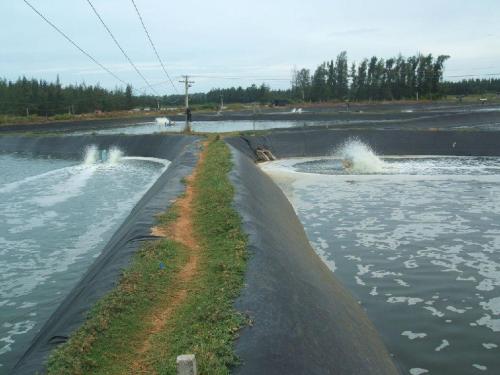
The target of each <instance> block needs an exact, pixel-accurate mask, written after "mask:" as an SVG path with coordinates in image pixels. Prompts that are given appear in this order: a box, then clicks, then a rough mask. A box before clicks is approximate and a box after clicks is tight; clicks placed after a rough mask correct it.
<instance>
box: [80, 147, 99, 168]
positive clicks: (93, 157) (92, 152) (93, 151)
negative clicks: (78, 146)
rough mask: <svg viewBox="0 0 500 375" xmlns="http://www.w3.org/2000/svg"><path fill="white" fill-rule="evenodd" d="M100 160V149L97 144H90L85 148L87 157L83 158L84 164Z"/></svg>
mask: <svg viewBox="0 0 500 375" xmlns="http://www.w3.org/2000/svg"><path fill="white" fill-rule="evenodd" d="M97 160H99V150H98V149H97V146H95V145H92V146H88V147H87V148H86V149H85V157H84V158H83V164H84V165H92V164H95V163H96V162H97Z"/></svg>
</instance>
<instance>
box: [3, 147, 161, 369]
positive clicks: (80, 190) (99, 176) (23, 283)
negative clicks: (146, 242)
mask: <svg viewBox="0 0 500 375" xmlns="http://www.w3.org/2000/svg"><path fill="white" fill-rule="evenodd" d="M101 151H102V152H101ZM101 156H104V157H105V159H106V160H105V161H101V160H100V158H101ZM167 166H168V161H166V160H154V159H141V158H126V157H123V156H122V155H121V153H120V151H119V150H97V149H96V148H93V149H90V150H88V152H87V155H86V157H85V160H84V161H83V162H82V161H75V160H58V159H48V158H32V157H28V156H23V155H0V373H5V372H6V373H8V369H9V368H10V367H12V366H13V364H14V363H15V361H16V360H17V358H19V356H20V355H21V354H22V352H23V351H24V350H25V349H26V348H27V346H28V344H29V342H30V341H31V339H32V338H33V337H34V336H35V334H36V332H38V330H39V329H40V328H41V326H42V325H43V323H44V322H45V321H46V320H47V319H48V317H49V316H50V314H51V313H52V312H53V311H54V310H55V309H56V308H57V306H58V304H59V303H60V302H61V301H62V300H63V298H64V297H65V296H66V295H67V294H68V292H69V291H70V290H71V289H72V287H73V286H74V285H75V284H76V283H77V282H78V280H79V279H80V278H81V276H82V275H83V273H84V272H85V271H86V270H87V268H88V267H89V266H90V264H92V262H93V261H94V259H95V258H96V257H97V256H98V255H99V254H100V252H101V250H102V249H103V247H104V246H105V244H106V242H107V241H108V240H109V239H110V238H111V236H112V235H113V233H114V232H115V231H116V229H117V228H118V227H119V225H120V224H121V223H122V222H123V220H124V219H125V218H126V217H127V215H128V213H129V212H130V211H131V209H132V208H133V207H134V205H135V204H136V203H137V202H138V201H139V199H140V198H141V197H142V196H143V195H144V193H145V192H146V191H147V190H148V188H149V187H150V186H151V185H152V184H153V183H154V181H155V180H156V179H157V178H158V177H159V176H160V174H161V173H162V171H164V170H165V169H166V167H167Z"/></svg>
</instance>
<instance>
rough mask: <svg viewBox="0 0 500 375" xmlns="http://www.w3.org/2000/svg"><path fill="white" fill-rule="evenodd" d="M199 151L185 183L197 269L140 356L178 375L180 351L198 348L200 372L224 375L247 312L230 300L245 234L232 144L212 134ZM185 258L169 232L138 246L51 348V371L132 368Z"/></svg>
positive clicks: (171, 216)
mask: <svg viewBox="0 0 500 375" xmlns="http://www.w3.org/2000/svg"><path fill="white" fill-rule="evenodd" d="M204 152H205V162H204V163H202V164H200V166H199V168H198V170H197V174H196V178H195V179H194V180H193V181H190V182H189V183H190V184H193V188H194V191H195V194H194V199H193V217H192V225H193V230H194V233H195V236H196V239H197V241H198V243H199V245H200V247H201V250H200V251H199V254H200V255H199V256H200V259H199V263H198V267H197V272H196V274H195V276H194V277H193V279H192V280H191V281H189V285H184V286H183V287H184V288H186V290H187V296H186V298H185V299H184V300H183V302H182V303H181V304H180V305H179V306H177V307H176V308H175V310H174V313H173V314H172V316H171V317H170V320H169V321H168V324H166V325H165V327H164V328H163V329H162V330H160V331H159V332H157V333H155V335H153V337H151V338H150V343H151V345H150V349H149V350H148V351H146V352H145V353H144V354H141V355H140V356H141V358H140V360H141V361H143V362H144V363H146V364H147V365H148V367H150V368H152V369H154V370H155V371H156V373H158V374H175V373H176V369H175V363H176V362H175V361H176V357H177V355H179V354H186V353H194V354H196V357H197V361H198V367H199V371H200V372H201V373H203V374H227V373H229V372H230V369H231V368H232V367H233V366H235V365H236V364H237V363H238V358H237V357H236V355H235V353H234V350H233V343H234V340H235V338H236V337H237V335H238V331H239V329H240V328H241V327H242V326H243V325H245V324H246V319H245V317H244V316H242V315H241V314H239V313H238V312H237V311H235V310H234V308H233V302H234V300H235V298H236V297H237V296H238V295H239V293H240V290H241V288H242V285H243V279H244V272H245V263H246V251H245V249H246V237H245V235H244V234H243V233H242V231H241V223H240V218H239V216H238V214H237V212H236V211H235V210H234V209H233V207H232V201H233V196H234V190H233V186H232V185H231V183H230V182H229V179H228V176H227V175H228V173H229V171H230V170H231V166H232V164H231V160H230V153H229V150H228V148H227V146H226V145H225V144H224V143H223V142H222V141H220V140H218V139H217V138H215V137H213V138H211V140H210V142H208V145H207V146H206V149H205V151H204ZM180 214H181V212H179V210H178V208H176V206H175V205H174V206H173V208H172V209H170V210H169V211H168V212H167V213H165V214H163V215H161V216H160V217H159V221H160V223H161V225H169V223H172V222H175V221H176V220H178V219H179V215H180ZM188 257H189V249H188V248H186V247H184V246H183V245H181V244H179V243H176V242H174V241H171V240H168V239H164V240H161V241H157V242H154V243H151V244H148V245H147V246H146V247H145V248H143V249H142V250H141V251H139V252H138V253H137V254H136V256H135V257H134V259H133V262H132V264H131V266H130V267H129V269H128V270H127V271H126V272H125V274H124V276H123V277H122V279H121V280H120V283H119V285H118V287H117V288H116V289H115V290H113V291H112V292H111V293H110V294H108V295H107V296H106V297H104V298H103V299H102V300H101V301H100V302H98V303H97V304H96V306H94V308H93V309H92V310H91V312H90V314H89V318H88V319H87V321H86V322H85V323H84V324H83V326H82V327H81V328H80V329H79V330H77V331H76V332H75V333H74V334H73V335H72V337H71V338H70V340H69V341H68V342H67V343H66V344H64V345H62V346H61V347H59V348H58V349H57V350H56V351H54V352H53V354H52V355H51V357H50V359H49V362H48V373H49V374H132V373H133V372H132V370H131V366H130V365H131V363H133V362H134V360H136V359H137V356H138V354H137V348H138V347H139V346H140V345H141V343H142V342H144V335H145V332H148V331H149V329H150V328H151V324H152V323H151V319H150V318H151V315H152V313H153V312H154V311H155V310H156V309H157V308H158V307H159V306H162V304H165V301H166V300H167V301H168V298H170V297H171V296H172V295H173V294H174V293H175V290H176V288H179V286H178V285H177V284H178V283H177V284H176V278H177V276H178V274H179V271H180V270H181V269H182V267H183V266H184V265H185V264H186V263H187V260H188ZM160 262H161V263H163V264H164V265H165V267H164V268H163V269H161V268H162V267H160Z"/></svg>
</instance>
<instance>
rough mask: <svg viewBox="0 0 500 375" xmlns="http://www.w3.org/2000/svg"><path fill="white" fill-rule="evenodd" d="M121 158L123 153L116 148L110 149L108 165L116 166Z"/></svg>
mask: <svg viewBox="0 0 500 375" xmlns="http://www.w3.org/2000/svg"><path fill="white" fill-rule="evenodd" d="M122 158H123V152H122V151H121V150H120V149H119V148H117V147H112V148H111V149H110V150H109V153H108V161H107V162H108V163H109V164H111V165H115V164H117V163H118V162H119V161H120V160H121V159H122Z"/></svg>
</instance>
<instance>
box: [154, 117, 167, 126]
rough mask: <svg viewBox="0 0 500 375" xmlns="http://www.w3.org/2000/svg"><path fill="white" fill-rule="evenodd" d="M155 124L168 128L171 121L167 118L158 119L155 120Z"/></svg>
mask: <svg viewBox="0 0 500 375" xmlns="http://www.w3.org/2000/svg"><path fill="white" fill-rule="evenodd" d="M155 122H156V123H157V124H158V125H163V126H167V125H168V124H170V120H169V119H168V118H167V117H157V118H156V119H155Z"/></svg>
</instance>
